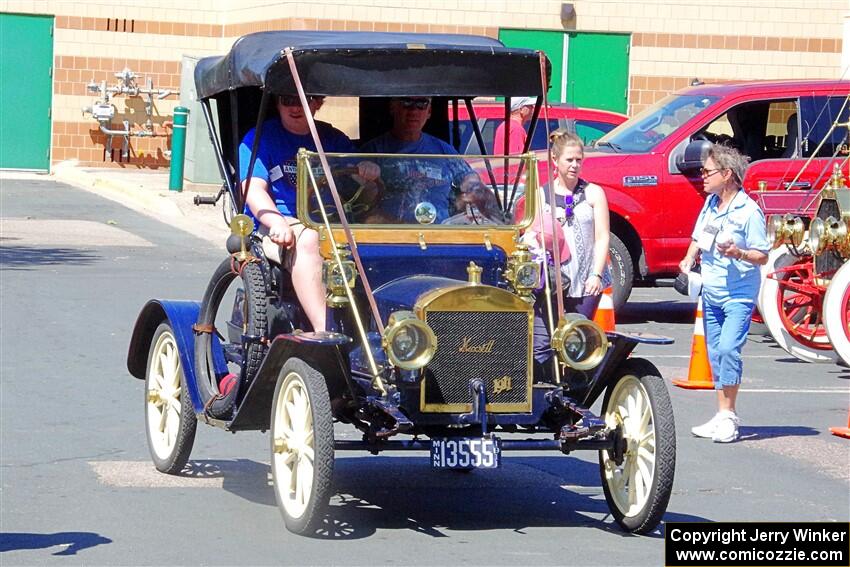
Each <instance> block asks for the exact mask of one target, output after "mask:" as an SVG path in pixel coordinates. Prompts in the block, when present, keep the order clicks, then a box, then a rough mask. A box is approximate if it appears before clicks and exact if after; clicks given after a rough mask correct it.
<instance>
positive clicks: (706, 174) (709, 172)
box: [699, 167, 723, 179]
mask: <svg viewBox="0 0 850 567" xmlns="http://www.w3.org/2000/svg"><path fill="white" fill-rule="evenodd" d="M718 171H723V168H722V167H720V168H717V169H706V168H704V167H701V168H700V170H699V174H700V175H702V178H703V179H707V178H709V177H711V176H712V175H714V174H715V173H717V172H718Z"/></svg>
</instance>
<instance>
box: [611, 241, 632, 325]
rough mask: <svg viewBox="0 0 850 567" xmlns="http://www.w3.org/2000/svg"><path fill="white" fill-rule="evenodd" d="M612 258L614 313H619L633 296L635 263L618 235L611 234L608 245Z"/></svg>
mask: <svg viewBox="0 0 850 567" xmlns="http://www.w3.org/2000/svg"><path fill="white" fill-rule="evenodd" d="M608 253H609V257H610V263H609V264H608V265H609V268H610V270H611V280H612V284H611V285H612V286H613V288H614V297H613V300H614V311H615V312H617V311H619V310H620V308H621V307H622V306H623V305H625V304H626V301H628V300H629V296H630V295H631V294H632V284H633V282H634V277H635V269H634V262H632V256H631V255H630V254H629V249H628V248H626V245H625V244H623V241H622V240H620V238H619V237H618V236H617V235H616V234H611V241H610V242H609V244H608Z"/></svg>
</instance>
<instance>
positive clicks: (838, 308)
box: [823, 262, 850, 366]
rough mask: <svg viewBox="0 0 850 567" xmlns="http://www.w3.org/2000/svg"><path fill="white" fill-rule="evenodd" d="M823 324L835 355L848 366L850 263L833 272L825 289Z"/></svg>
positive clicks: (849, 357)
mask: <svg viewBox="0 0 850 567" xmlns="http://www.w3.org/2000/svg"><path fill="white" fill-rule="evenodd" d="M823 322H824V326H825V327H826V333H827V335H828V336H829V341H830V342H831V343H832V348H833V349H835V354H837V355H838V356H839V357H840V358H841V360H842V361H844V364H846V365H848V366H850V262H847V263H845V264H844V265H843V266H841V267H840V268H839V269H838V271H837V272H835V275H834V276H833V277H832V281H831V282H830V283H829V287H827V288H826V295H825V296H824V298H823Z"/></svg>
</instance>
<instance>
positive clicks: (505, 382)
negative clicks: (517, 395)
mask: <svg viewBox="0 0 850 567" xmlns="http://www.w3.org/2000/svg"><path fill="white" fill-rule="evenodd" d="M511 389H512V386H511V377H510V376H502V377H501V378H496V379H495V380H493V394H494V395H496V394H501V393H502V392H507V391H510V390H511Z"/></svg>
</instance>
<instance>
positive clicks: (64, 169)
mask: <svg viewBox="0 0 850 567" xmlns="http://www.w3.org/2000/svg"><path fill="white" fill-rule="evenodd" d="M7 175H9V174H7ZM168 175H169V174H168V170H164V171H163V170H160V171H150V170H143V171H140V170H136V169H121V168H95V167H83V166H79V165H78V164H77V163H75V162H73V161H70V162H61V163H59V164H56V165H55V166H54V167H53V172H52V173H51V174H50V176H49V178H50V179H55V180H56V181H60V182H63V183H67V184H69V185H73V186H74V187H78V188H80V189H84V190H86V191H89V192H92V193H96V194H97V195H100V196H101V197H105V198H107V199H111V200H113V201H116V202H118V203H121V204H122V205H125V206H126V207H129V208H131V209H133V210H136V211H139V212H141V213H144V214H146V215H148V216H151V217H154V218H156V219H157V220H159V221H161V222H164V223H166V224H169V225H171V226H174V227H176V228H179V229H180V230H183V231H185V232H188V233H190V234H192V235H194V236H196V237H198V238H201V239H203V240H206V241H207V242H210V243H211V244H212V245H214V246H216V247H217V248H223V247H224V243H225V241H226V240H227V236H228V235H229V234H230V230H229V228H228V227H227V225H226V224H225V222H224V217H223V215H222V207H224V206H227V207H229V206H230V205H229V201H227V200H226V199H227V197H223V198H222V199H220V200H219V202H218V203H217V204H216V205H215V206H212V205H201V206H197V205H195V204H194V202H193V200H194V198H195V195H199V194H200V195H210V196H214V195H216V194H217V193H218V191H219V189H220V186H216V185H195V184H185V185H184V189H183V191H182V192H180V191H169V190H168ZM39 178H42V179H43V178H44V176H39Z"/></svg>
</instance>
